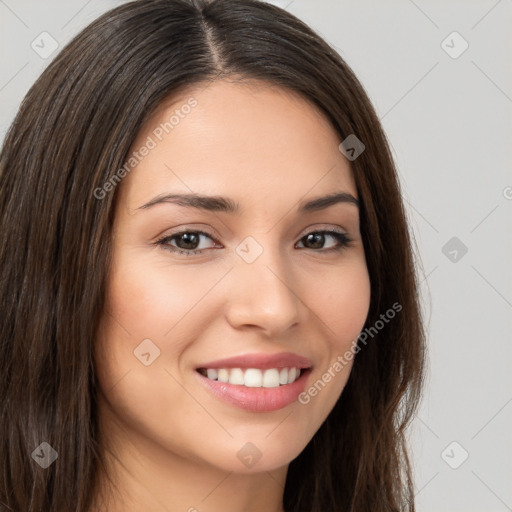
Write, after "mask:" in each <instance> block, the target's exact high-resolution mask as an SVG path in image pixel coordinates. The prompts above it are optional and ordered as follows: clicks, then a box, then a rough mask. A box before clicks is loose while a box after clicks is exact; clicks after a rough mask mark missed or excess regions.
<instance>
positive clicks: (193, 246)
mask: <svg viewBox="0 0 512 512" xmlns="http://www.w3.org/2000/svg"><path fill="white" fill-rule="evenodd" d="M201 237H206V238H209V239H210V240H213V238H212V237H211V236H210V235H209V234H208V233H205V232H204V231H182V232H181V233H175V234H174V235H169V236H165V237H163V238H160V239H159V240H158V241H157V242H156V243H157V245H161V246H163V247H164V248H165V249H167V250H170V251H172V252H177V253H179V254H184V255H187V256H191V255H193V254H200V253H202V252H203V251H204V250H205V248H204V247H203V248H201V249H198V245H200V239H201ZM329 237H330V238H333V239H334V240H335V241H336V242H337V244H335V245H334V247H329V248H327V249H325V248H322V247H318V246H319V245H320V246H323V245H324V243H325V240H326V238H329ZM174 240H176V243H177V246H176V245H173V244H172V242H173V241H174ZM303 241H304V242H305V243H306V244H308V245H309V244H311V245H314V246H316V247H305V248H306V249H313V250H314V249H319V248H320V249H323V250H321V251H315V252H330V251H340V250H342V249H344V248H345V247H347V246H349V245H350V242H351V241H352V240H351V239H350V238H349V236H348V235H347V234H346V233H342V232H339V231H335V230H323V231H312V232H311V233H308V234H306V235H304V236H303V237H302V238H301V239H300V240H299V243H301V242H302V243H303V244H304V242H303ZM303 246H304V245H303Z"/></svg>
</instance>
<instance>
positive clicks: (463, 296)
mask: <svg viewBox="0 0 512 512" xmlns="http://www.w3.org/2000/svg"><path fill="white" fill-rule="evenodd" d="M122 3H124V2H122V1H114V0H110V1H107V0H89V1H87V0H52V1H41V0H33V1H29V0H0V140H3V138H4V134H5V132H6V130H7V128H8V126H9V124H10V123H11V121H12V119H13V118H14V116H15V114H16V111H17V109H18V107H19V105H20V102H21V100H22V98H23V96H24V95H25V94H26V92H27V91H28V88H29V87H30V86H31V85H32V83H33V82H34V81H35V80H36V78H37V77H38V76H39V74H40V73H41V71H42V70H43V69H44V68H45V67H46V66H47V65H48V63H49V62H50V61H51V59H52V58H53V57H54V56H55V55H56V53H57V52H58V51H59V50H60V49H61V48H62V46H63V45H64V44H65V43H66V42H67V41H69V39H70V38H71V37H72V36H74V35H75V34H76V33H77V32H79V31H80V30H81V29H82V28H83V27H85V26H86V25H87V24H88V23H89V22H91V21H92V20H93V19H95V18H96V17H97V16H98V15H100V14H102V13H103V12H104V11H106V10H108V9H110V8H112V7H115V6H117V5H120V4H122ZM271 3H274V4H275V5H279V6H281V7H284V8H286V9H287V10H288V11H289V12H291V13H293V14H295V15H296V16H298V17H299V18H301V19H302V20H304V21H305V22H306V23H308V24H309V25H310V26H311V27H312V28H313V29H314V30H316V31H317V32H318V33H319V34H320V35H322V36H323V37H324V38H325V39H326V40H327V41H328V42H329V43H330V44H331V45H332V46H333V47H334V48H335V49H336V50H337V51H338V52H339V53H340V54H341V56H342V57H343V58H344V59H345V60H346V61H347V63H348V64H349V65H350V66H351V67H352V68H353V69H354V71H355V72H356V74H357V76H358V77H359V79H360V80H361V82H362V83H363V85H364V87H365V88H366V90H367V92H368V94H369V96H370V98H371V100H372V102H373V104H374V105H375V108H376V110H377V112H378V114H379V117H380V119H381V121H382V123H383V126H384V129H385V131H386V133H387V136H388V138H389V140H390V142H391V145H392V148H393V152H394V156H395V159H396V162H397V165H398V168H399V172H400V178H401V183H402V187H403V194H404V199H405V202H406V205H407V209H408V212H409V217H410V222H411V230H412V231H413V232H414V236H415V239H416V243H417V247H418V255H419V259H418V265H419V268H420V273H421V276H422V280H423V281H422V284H421V287H422V289H421V292H422V300H423V305H424V312H425V317H426V320H427V323H428V349H429V374H428V381H427V386H426V389H425V397H424V399H423V402H422V405H421V408H420V411H419V413H418V415H417V417H416V418H415V420H414V424H413V426H412V429H411V431H410V440H411V448H412V453H413V463H414V467H415V470H416V473H415V479H416V489H417V491H416V493H417V503H418V510H419V512H459V511H460V512H483V511H485V512H502V511H506V510H512V485H511V482H512V440H511V435H510V434H511V432H512V428H511V427H512V385H511V384H512V371H511V370H512V364H511V363H512V357H511V356H512V349H511V333H512V328H511V313H512V280H511V261H512V258H511V232H512V230H511V227H512V226H511V224H512V222H511V219H512V215H511V214H512V173H511V172H510V170H511V161H512V158H511V142H512V138H511V135H512V123H511V117H512V116H511V113H512V80H511V69H512V61H511V32H510V27H512V0H498V1H496V0H478V1H475V0H473V1H468V0H464V1H462V0H460V1H451V2H446V1H427V0H414V1H413V0H388V1H386V2H383V1H381V2H377V1H373V2H372V1H369V0H364V1H362V0H346V1H345V0H291V1H290V0H283V1H273V2H271ZM43 32H47V33H48V34H49V36H48V35H44V34H43V35H41V34H42V33H43ZM41 37H44V38H47V39H46V40H45V41H47V43H48V44H45V48H47V51H48V49H49V48H50V49H51V43H52V41H53V40H54V41H55V43H54V44H57V45H58V48H57V50H56V51H55V52H53V54H51V55H49V56H46V55H43V56H42V55H40V53H41V52H40V51H39V53H38V52H37V51H35V49H34V47H36V48H37V46H36V43H37V42H38V41H40V40H41ZM39 46H42V45H41V43H39ZM4 243H5V242H4ZM7 243H8V241H7ZM328 512H332V511H328Z"/></svg>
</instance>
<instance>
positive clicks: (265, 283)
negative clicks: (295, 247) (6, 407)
mask: <svg viewBox="0 0 512 512" xmlns="http://www.w3.org/2000/svg"><path fill="white" fill-rule="evenodd" d="M234 264H235V268H234V269H233V271H232V272H231V273H230V274H231V278H230V283H229V285H228V289H229V299H228V301H227V312H226V317H227V320H228V322H229V323H230V324H231V325H232V326H233V327H234V328H237V329H240V328H241V327H246V326H252V327H255V328H259V329H260V330H261V331H263V332H264V333H265V334H266V336H268V337H269V338H273V337H276V336H279V335H280V334H282V333H284V332H286V331H287V330H288V329H290V328H291V327H293V326H294V325H295V324H297V323H298V321H299V313H300V310H301V304H302V301H301V299H300V297H299V294H298V291H297V290H295V289H294V288H296V286H297V283H294V279H293V275H292V273H291V270H290V266H289V265H286V262H285V261H283V258H282V257H281V256H280V255H279V250H278V249H276V250H271V249H270V247H265V248H264V250H263V252H262V253H261V254H260V256H258V258H257V259H256V260H255V261H253V262H252V263H248V262H247V261H246V260H244V259H243V258H242V257H239V256H235V263H234ZM294 284H295V287H294Z"/></svg>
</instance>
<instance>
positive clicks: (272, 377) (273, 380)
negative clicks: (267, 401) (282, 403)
mask: <svg viewBox="0 0 512 512" xmlns="http://www.w3.org/2000/svg"><path fill="white" fill-rule="evenodd" d="M263 387H264V388H278V387H279V370H276V369H275V368H272V369H271V370H265V373H264V374H263Z"/></svg>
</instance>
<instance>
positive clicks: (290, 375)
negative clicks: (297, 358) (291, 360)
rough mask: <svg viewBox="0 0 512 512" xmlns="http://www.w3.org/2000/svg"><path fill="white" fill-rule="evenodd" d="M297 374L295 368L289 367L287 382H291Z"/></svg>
mask: <svg viewBox="0 0 512 512" xmlns="http://www.w3.org/2000/svg"><path fill="white" fill-rule="evenodd" d="M296 376H297V368H290V370H289V371H288V384H291V383H292V382H293V381H294V380H295V377H296Z"/></svg>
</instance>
